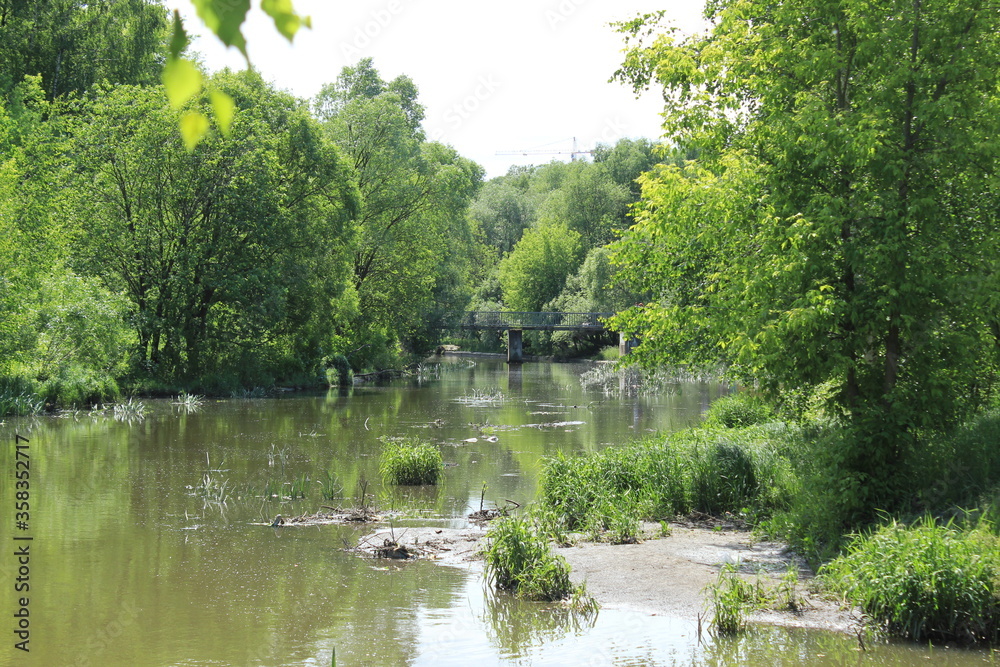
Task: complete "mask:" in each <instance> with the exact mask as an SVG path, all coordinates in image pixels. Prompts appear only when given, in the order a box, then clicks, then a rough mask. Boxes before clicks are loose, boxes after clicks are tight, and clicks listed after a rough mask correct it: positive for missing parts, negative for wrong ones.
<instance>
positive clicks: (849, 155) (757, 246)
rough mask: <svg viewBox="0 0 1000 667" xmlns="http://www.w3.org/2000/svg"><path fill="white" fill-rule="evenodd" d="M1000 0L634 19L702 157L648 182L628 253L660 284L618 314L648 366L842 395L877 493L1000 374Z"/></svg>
mask: <svg viewBox="0 0 1000 667" xmlns="http://www.w3.org/2000/svg"><path fill="white" fill-rule="evenodd" d="M998 9H1000V6H998V4H997V2H995V1H993V0H983V1H980V0H957V1H948V2H945V1H943V0H907V1H905V2H904V1H902V0H894V1H890V2H884V3H875V4H873V3H870V2H862V1H861V0H838V1H835V2H826V1H824V2H817V1H814V0H795V1H794V2H785V3H777V4H775V3H767V2H762V1H760V0H722V1H718V2H711V3H709V5H708V9H707V14H708V17H709V19H710V20H711V22H712V28H711V30H710V31H709V32H708V33H706V34H704V35H696V36H694V37H690V38H679V37H678V36H677V34H676V33H674V32H669V31H668V32H665V33H661V34H657V33H658V32H659V31H660V28H658V27H657V26H656V17H645V18H642V19H637V20H635V21H631V22H628V23H625V24H623V25H621V26H620V28H621V29H622V31H623V32H624V33H625V35H626V37H627V39H628V40H629V43H630V48H629V50H628V52H627V55H626V60H625V63H624V65H623V67H622V69H621V71H620V72H619V76H620V78H621V79H623V80H626V81H628V82H630V83H632V84H633V85H634V86H635V87H636V88H637V89H642V88H645V87H647V86H649V85H651V84H653V83H657V84H660V85H662V86H663V88H664V99H665V102H666V106H665V111H664V118H665V121H664V130H665V133H666V136H667V138H668V139H670V140H672V141H674V142H675V144H676V145H680V146H686V147H690V148H692V149H694V150H696V151H697V154H698V156H699V158H698V160H697V161H694V162H690V163H688V164H687V165H686V166H677V165H671V166H664V167H660V168H658V169H657V170H655V171H654V172H653V173H651V174H649V175H647V176H645V177H643V178H642V179H641V181H642V186H643V197H644V201H643V205H642V208H641V210H640V212H639V213H638V217H637V223H636V225H635V227H634V228H633V229H632V230H631V231H630V232H629V234H627V235H626V237H625V238H624V239H622V241H621V242H620V243H619V244H618V245H617V249H616V252H617V261H618V262H619V263H620V264H621V266H622V267H623V269H624V271H625V273H626V274H627V275H628V276H629V277H630V278H631V279H632V280H633V281H634V282H635V283H636V284H637V285H638V286H639V287H640V288H642V289H648V290H650V291H651V292H652V293H653V294H654V295H655V299H653V300H652V301H651V302H650V303H648V304H646V305H644V306H642V307H635V308H633V309H630V310H629V311H628V312H626V313H624V314H622V315H621V316H620V317H619V318H617V319H616V325H617V326H618V327H620V328H621V329H622V330H623V331H625V332H627V333H629V334H631V335H638V336H640V337H642V339H643V343H642V345H641V346H640V348H639V351H640V354H639V355H638V356H637V357H636V358H637V359H639V360H641V361H642V362H644V363H646V364H651V365H652V364H659V363H666V362H671V363H683V362H700V363H713V362H723V363H725V364H727V365H728V366H729V368H730V370H731V372H732V373H733V374H734V375H736V376H738V377H741V378H744V379H753V380H756V381H759V382H760V383H762V385H763V386H764V387H765V388H766V389H769V390H771V391H774V392H781V391H788V390H794V389H798V390H802V389H804V390H808V391H811V392H813V393H814V394H816V395H820V396H826V397H828V399H829V405H830V407H831V408H832V409H833V410H834V411H835V412H837V413H839V414H842V415H844V416H845V418H846V419H847V420H848V423H849V424H850V426H851V428H852V429H853V432H854V433H855V434H856V438H855V439H854V445H853V447H849V448H847V449H845V451H843V452H841V453H840V454H839V456H840V457H841V465H842V468H843V470H844V471H845V481H844V485H843V488H844V490H845V491H846V492H850V493H853V494H854V496H855V498H857V500H858V501H859V502H860V503H862V504H863V505H867V506H869V507H872V506H877V505H878V504H880V503H881V502H883V501H885V502H889V501H891V499H892V498H894V497H898V495H899V494H900V493H903V491H904V489H905V481H904V479H903V475H902V471H903V470H904V469H903V467H902V464H903V463H905V461H906V456H907V454H908V452H909V451H910V450H911V448H912V445H913V443H914V438H915V437H916V436H917V435H918V434H919V433H920V432H922V430H923V429H927V428H935V427H940V426H942V425H945V424H947V423H949V422H950V421H952V420H954V419H955V418H957V417H960V416H961V415H963V414H964V413H965V412H966V411H967V410H969V409H971V408H973V407H974V406H975V405H976V403H977V401H981V400H982V399H983V398H984V396H986V394H987V392H988V391H989V389H990V388H991V387H992V386H993V384H994V382H995V379H996V370H997V351H998V350H1000V336H998V334H1000V327H998V325H997V323H998V310H997V296H996V294H997V293H998V292H997V276H998V273H997V271H996V268H997V260H996V257H997V256H998V255H997V250H998V241H1000V235H998V233H997V231H996V229H997V226H996V222H997V220H996V216H997V211H998V207H997V204H998V201H997V198H996V194H995V183H996V170H995V167H994V165H995V164H996V160H997V157H998V148H1000V143H998V136H1000V135H998V133H997V129H998V127H997V124H998V121H1000V114H998V113H997V112H998V110H1000V109H998V93H997V91H998V83H1000V81H998V76H1000V70H998V69H997V64H998V57H1000V44H998V37H1000V31H998V28H1000V25H998V23H1000V11H998Z"/></svg>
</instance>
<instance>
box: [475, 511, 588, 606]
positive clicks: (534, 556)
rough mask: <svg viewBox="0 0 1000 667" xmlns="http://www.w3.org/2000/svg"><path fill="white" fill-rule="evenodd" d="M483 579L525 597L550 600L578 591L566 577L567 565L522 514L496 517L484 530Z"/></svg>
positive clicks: (567, 573)
mask: <svg viewBox="0 0 1000 667" xmlns="http://www.w3.org/2000/svg"><path fill="white" fill-rule="evenodd" d="M486 540H487V546H486V548H485V550H484V556H485V559H486V579H487V581H488V582H489V583H490V584H491V585H492V586H494V587H495V588H498V589H500V590H503V591H507V592H509V593H513V594H514V595H517V596H518V597H522V598H525V599H527V600H537V601H545V602H553V601H556V600H563V599H565V598H568V597H570V596H571V595H573V594H574V593H576V592H578V590H577V588H576V587H574V586H573V585H572V584H571V583H570V580H569V564H568V563H567V562H566V559H565V558H563V557H562V556H557V555H553V554H552V552H551V551H550V550H549V544H548V541H547V540H546V539H545V538H544V537H542V536H541V535H540V534H539V533H538V532H537V531H536V530H535V528H534V526H533V525H532V523H531V521H530V520H528V519H526V518H524V517H515V516H505V517H501V518H499V519H496V520H495V521H494V522H493V523H492V524H491V525H490V529H489V531H487V533H486Z"/></svg>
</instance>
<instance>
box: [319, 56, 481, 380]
mask: <svg viewBox="0 0 1000 667" xmlns="http://www.w3.org/2000/svg"><path fill="white" fill-rule="evenodd" d="M314 109H315V110H316V113H317V115H318V116H319V117H320V118H321V120H322V121H323V126H324V129H325V131H326V134H327V136H328V137H329V138H330V139H331V140H332V141H334V142H335V143H336V144H337V145H338V146H340V147H341V148H342V149H343V150H344V152H345V154H346V156H347V158H348V161H349V162H350V164H351V165H352V167H353V176H354V178H355V179H356V181H357V185H358V189H359V192H360V199H361V209H360V215H359V216H358V218H357V220H356V229H357V237H356V239H355V241H354V242H353V243H352V244H351V246H350V250H351V253H352V256H353V257H352V258H353V283H354V288H355V290H356V291H357V295H358V309H359V312H358V315H357V318H356V319H355V321H354V322H352V323H351V328H352V331H351V332H350V333H349V334H348V332H347V331H346V330H345V331H343V332H342V333H343V334H344V335H345V336H348V335H349V337H350V339H351V342H350V343H348V345H349V346H354V347H356V346H357V345H361V344H364V343H365V342H367V341H368V338H369V336H368V334H369V332H371V333H373V334H375V335H376V336H381V337H384V338H385V340H386V345H384V346H383V349H387V348H392V347H393V343H395V342H406V343H407V344H409V346H410V347H412V348H414V349H416V351H427V350H428V349H430V348H431V347H432V343H433V342H435V341H433V340H429V339H430V338H433V336H431V335H430V334H429V332H430V331H431V330H433V328H434V325H435V324H437V323H438V320H440V319H441V318H442V317H443V315H444V313H445V312H447V311H453V310H464V308H465V305H466V304H467V303H468V300H469V298H470V296H471V295H470V294H469V293H468V291H467V289H466V287H465V286H466V284H467V282H468V280H467V276H468V273H469V271H470V257H471V256H472V255H473V252H472V248H473V234H472V229H471V226H470V223H469V220H468V217H467V215H466V208H467V206H468V204H469V202H470V201H471V199H472V197H473V196H474V195H475V193H476V191H477V189H478V187H479V185H480V181H481V180H482V169H481V168H480V167H479V166H478V165H476V164H475V163H473V162H471V161H469V160H466V159H464V158H462V157H460V156H459V155H458V154H457V153H456V152H455V151H454V150H453V149H452V148H450V147H448V146H444V145H442V144H438V143H432V142H426V141H425V140H424V134H423V131H422V130H421V128H420V122H421V120H422V119H423V107H421V106H420V105H419V103H418V102H417V88H416V86H415V85H414V84H413V82H412V81H411V80H410V79H409V78H408V77H406V76H400V77H397V78H396V79H394V80H393V81H391V82H386V81H383V80H382V79H381V77H380V76H379V74H378V72H377V71H376V70H375V68H374V67H373V65H372V61H371V59H364V60H362V61H360V62H359V63H358V64H357V65H356V66H354V67H345V68H344V70H343V71H342V73H341V75H340V77H339V78H338V79H337V81H336V82H334V83H332V84H328V85H326V86H324V88H323V90H322V91H321V92H320V94H319V95H318V96H317V98H316V100H315V101H314ZM352 361H354V360H353V359H352ZM356 365H358V364H356Z"/></svg>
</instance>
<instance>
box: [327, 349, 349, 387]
mask: <svg viewBox="0 0 1000 667" xmlns="http://www.w3.org/2000/svg"><path fill="white" fill-rule="evenodd" d="M327 381H328V382H329V383H330V386H333V385H338V386H341V387H348V386H350V385H351V384H353V382H354V370H353V369H352V368H351V363H350V362H349V361H347V357H345V356H344V355H342V354H335V355H333V356H332V357H330V360H329V362H328V368H327Z"/></svg>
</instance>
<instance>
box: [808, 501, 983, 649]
mask: <svg viewBox="0 0 1000 667" xmlns="http://www.w3.org/2000/svg"><path fill="white" fill-rule="evenodd" d="M989 528H990V527H989V526H987V525H978V526H976V527H974V528H969V529H961V528H959V527H957V526H956V525H954V524H953V523H951V522H949V523H948V524H946V525H939V524H938V523H937V522H936V521H935V520H934V519H933V518H932V517H925V518H923V519H921V520H920V521H918V522H916V523H915V524H913V525H909V526H908V525H904V524H901V523H899V522H897V521H895V520H893V521H891V522H889V523H888V524H886V525H883V526H881V527H880V528H878V529H876V530H874V531H872V532H868V533H863V534H859V535H856V536H854V538H853V539H852V541H851V543H850V544H849V546H848V548H847V552H846V554H844V555H843V556H841V557H839V558H837V559H835V560H833V561H831V562H830V563H828V564H827V565H826V566H824V567H823V568H822V569H821V570H820V576H821V578H822V580H823V581H824V582H825V583H826V585H827V586H828V587H829V588H830V589H831V590H833V591H836V592H839V593H841V594H842V595H844V597H845V598H846V599H847V600H849V601H851V602H852V603H854V604H857V605H859V606H860V607H861V608H862V609H863V610H864V611H865V612H866V613H867V614H868V615H869V616H870V617H871V618H872V619H873V620H874V621H875V622H876V623H877V624H879V625H880V626H882V627H883V628H884V629H885V630H886V631H887V632H888V633H889V634H892V635H895V636H899V637H905V638H908V639H912V640H914V641H928V640H929V641H941V642H945V641H959V642H965V643H984V644H996V643H997V642H998V641H1000V537H998V536H997V535H996V534H994V533H993V532H992V531H991V530H989Z"/></svg>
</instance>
